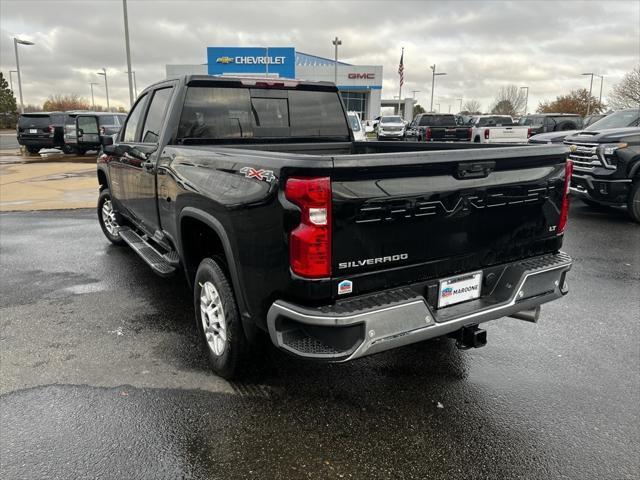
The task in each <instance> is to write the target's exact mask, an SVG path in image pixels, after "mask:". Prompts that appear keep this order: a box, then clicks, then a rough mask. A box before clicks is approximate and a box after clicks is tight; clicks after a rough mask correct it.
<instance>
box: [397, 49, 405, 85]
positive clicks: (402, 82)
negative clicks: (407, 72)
mask: <svg viewBox="0 0 640 480" xmlns="http://www.w3.org/2000/svg"><path fill="white" fill-rule="evenodd" d="M403 59H404V48H403V49H402V55H400V65H399V66H398V75H400V86H402V85H404V63H403Z"/></svg>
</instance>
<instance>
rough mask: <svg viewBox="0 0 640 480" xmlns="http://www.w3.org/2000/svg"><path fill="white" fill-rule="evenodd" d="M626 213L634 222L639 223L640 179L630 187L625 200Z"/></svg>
mask: <svg viewBox="0 0 640 480" xmlns="http://www.w3.org/2000/svg"><path fill="white" fill-rule="evenodd" d="M627 211H628V212H629V216H630V217H631V219H632V220H633V221H634V222H638V223H640V179H637V180H636V181H635V182H633V185H632V186H631V192H629V198H628V199H627Z"/></svg>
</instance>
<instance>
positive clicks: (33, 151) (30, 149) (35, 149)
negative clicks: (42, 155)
mask: <svg viewBox="0 0 640 480" xmlns="http://www.w3.org/2000/svg"><path fill="white" fill-rule="evenodd" d="M39 151H40V147H27V152H29V153H30V154H32V155H35V154H37V153H38V152H39Z"/></svg>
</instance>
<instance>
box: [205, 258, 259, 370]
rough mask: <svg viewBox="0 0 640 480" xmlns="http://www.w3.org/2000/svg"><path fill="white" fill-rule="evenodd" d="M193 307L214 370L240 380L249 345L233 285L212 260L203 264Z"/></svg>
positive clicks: (247, 357) (206, 260) (207, 260)
mask: <svg viewBox="0 0 640 480" xmlns="http://www.w3.org/2000/svg"><path fill="white" fill-rule="evenodd" d="M193 303H194V308H195V314H196V324H197V328H198V332H199V336H200V339H201V341H202V345H203V348H204V350H205V352H206V354H207V357H208V358H209V364H210V365H211V368H212V369H213V371H214V372H215V373H216V374H217V375H220V376H221V377H224V378H226V379H232V378H234V377H237V376H239V375H240V374H241V373H243V370H244V369H245V368H246V366H247V363H248V359H249V354H250V351H249V344H248V341H247V338H246V336H245V333H244V330H243V329H242V323H241V320H240V314H239V311H238V305H237V303H236V300H235V297H234V295H233V289H232V288H231V284H230V283H229V280H228V279H227V276H226V274H225V273H224V270H223V269H222V268H221V266H220V264H219V263H218V262H217V261H216V260H214V259H212V258H205V259H204V260H202V262H200V266H199V267H198V271H197V273H196V279H195V282H194V288H193Z"/></svg>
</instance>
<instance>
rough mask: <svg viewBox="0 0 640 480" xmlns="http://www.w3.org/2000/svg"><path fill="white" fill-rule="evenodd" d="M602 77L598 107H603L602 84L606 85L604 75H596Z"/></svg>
mask: <svg viewBox="0 0 640 480" xmlns="http://www.w3.org/2000/svg"><path fill="white" fill-rule="evenodd" d="M596 77H600V96H599V97H598V106H600V107H601V106H602V84H603V83H604V75H596Z"/></svg>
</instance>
